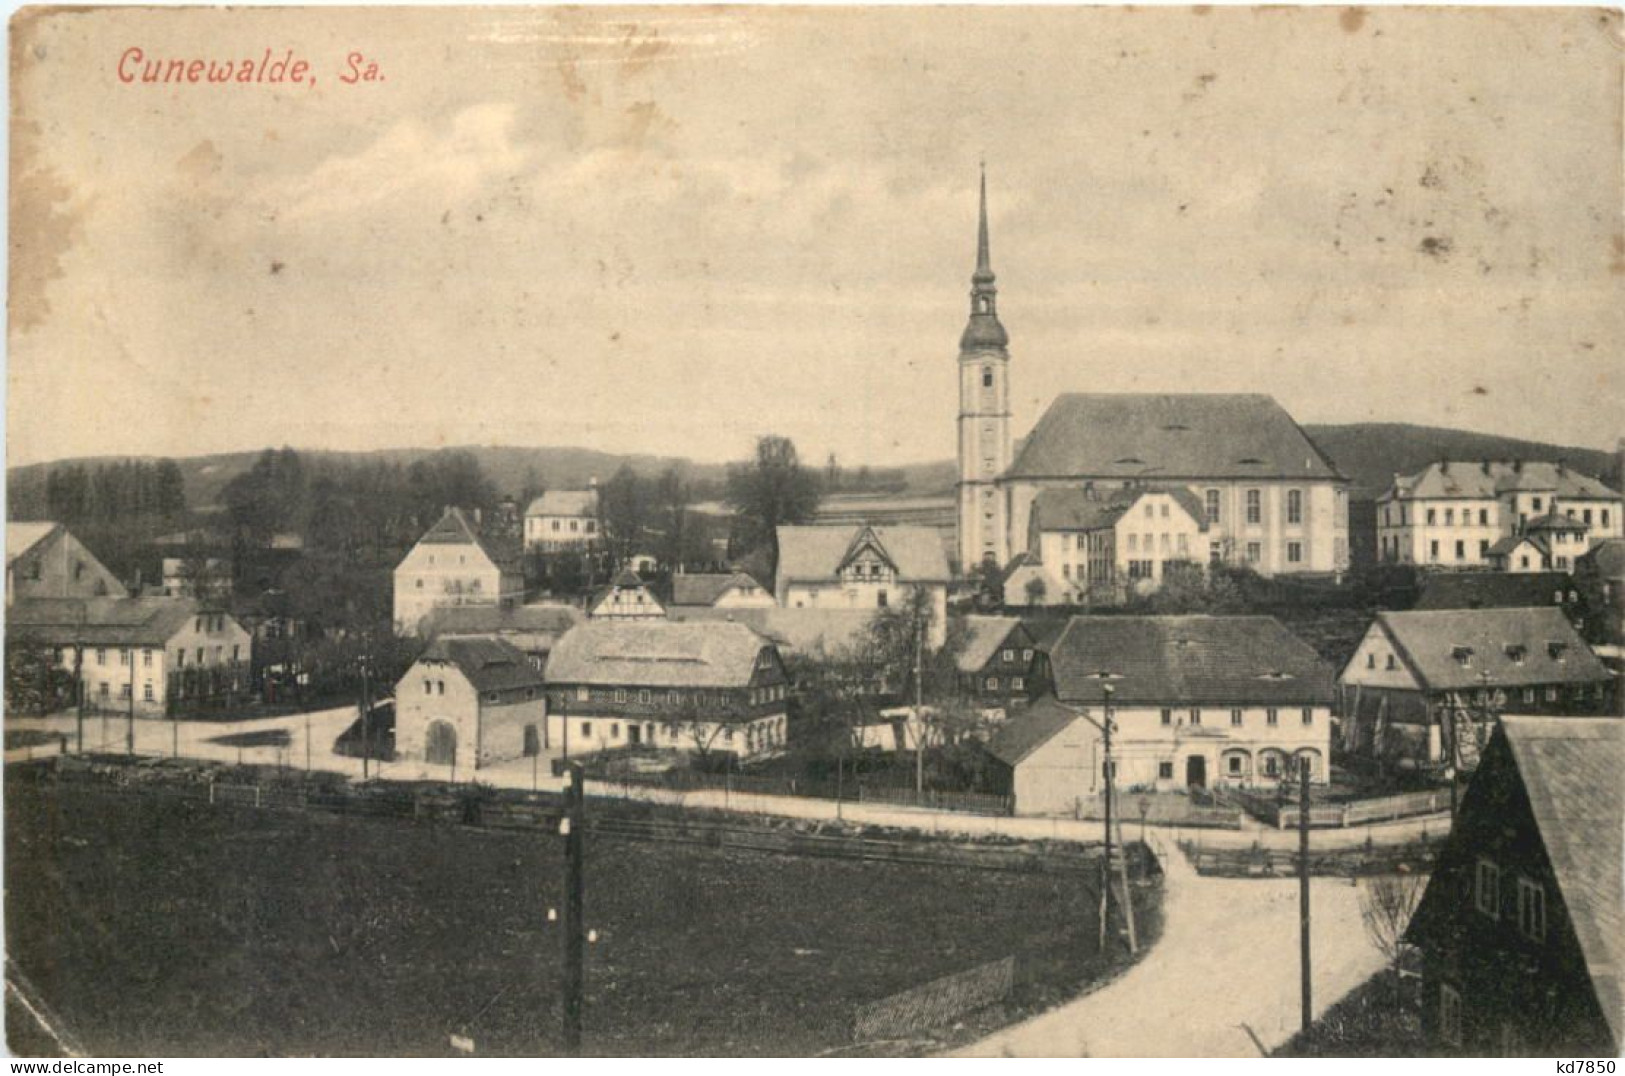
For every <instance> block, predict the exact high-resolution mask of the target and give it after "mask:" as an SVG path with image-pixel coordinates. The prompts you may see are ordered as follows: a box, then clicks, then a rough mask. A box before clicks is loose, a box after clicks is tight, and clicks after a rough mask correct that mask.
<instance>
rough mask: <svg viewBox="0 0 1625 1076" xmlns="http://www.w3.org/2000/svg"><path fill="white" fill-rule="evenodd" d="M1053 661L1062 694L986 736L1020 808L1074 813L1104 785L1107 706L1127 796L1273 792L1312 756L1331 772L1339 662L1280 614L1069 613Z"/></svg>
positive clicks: (1119, 782)
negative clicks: (1208, 790) (1326, 657)
mask: <svg viewBox="0 0 1625 1076" xmlns="http://www.w3.org/2000/svg"><path fill="white" fill-rule="evenodd" d="M1050 670H1051V675H1052V676H1053V677H1054V683H1055V695H1054V696H1053V697H1051V698H1048V699H1043V700H1039V701H1038V702H1035V703H1034V704H1033V705H1032V706H1030V707H1028V708H1027V709H1025V710H1023V711H1020V712H1018V713H1016V714H1015V715H1013V716H1012V717H1010V718H1009V719H1008V720H1007V721H1005V723H1004V724H1003V725H1002V726H1000V728H999V730H998V731H997V732H996V733H995V734H994V737H993V740H992V742H991V743H990V744H989V751H990V752H991V753H992V754H993V756H994V757H995V758H996V759H999V760H1000V761H1001V762H1003V763H1004V765H1005V766H1006V767H1007V769H1008V773H1009V779H1010V790H1011V794H1012V795H1014V797H1015V801H1016V811H1017V813H1019V814H1068V813H1072V812H1073V811H1074V809H1075V808H1076V806H1077V804H1078V801H1079V799H1080V797H1086V796H1095V795H1098V794H1100V793H1101V792H1102V791H1103V790H1104V787H1105V780H1104V777H1105V744H1104V740H1103V738H1102V736H1101V733H1100V722H1101V721H1102V720H1103V719H1104V718H1105V715H1106V711H1107V709H1108V705H1109V709H1110V711H1111V720H1112V721H1113V723H1114V725H1115V729H1116V731H1115V732H1114V733H1113V735H1112V757H1113V761H1114V763H1115V767H1116V787H1117V789H1118V790H1119V791H1120V792H1122V791H1131V790H1137V789H1155V790H1171V789H1178V788H1186V787H1198V788H1203V787H1213V786H1236V787H1247V788H1264V789H1270V788H1274V787H1276V786H1277V784H1278V783H1279V781H1280V780H1281V779H1282V778H1283V777H1285V776H1286V775H1287V774H1288V772H1289V769H1290V767H1291V766H1293V765H1300V764H1305V763H1306V764H1307V765H1308V766H1309V767H1310V773H1311V777H1312V779H1313V780H1314V781H1316V782H1319V783H1323V782H1325V781H1326V780H1327V778H1328V774H1329V771H1328V765H1329V762H1330V759H1331V708H1332V701H1333V695H1334V692H1333V684H1332V670H1331V668H1330V667H1329V666H1328V665H1327V664H1326V663H1325V662H1324V661H1322V660H1321V658H1320V657H1319V655H1317V654H1316V653H1315V652H1314V651H1313V650H1312V649H1311V648H1310V647H1309V646H1308V645H1307V644H1305V643H1303V642H1302V641H1301V640H1299V639H1297V638H1296V637H1295V636H1293V635H1292V634H1291V633H1290V632H1288V631H1287V630H1286V629H1285V628H1284V627H1282V625H1281V624H1280V623H1279V622H1278V621H1276V620H1274V619H1273V618H1271V617H1206V616H1175V617H1113V616H1101V617H1074V618H1073V619H1072V621H1071V622H1070V623H1069V624H1068V625H1067V627H1066V630H1065V631H1063V632H1062V633H1061V635H1060V637H1059V638H1057V639H1056V641H1055V643H1054V645H1053V646H1052V648H1051V651H1050ZM1108 689H1109V690H1108ZM1108 700H1109V704H1108Z"/></svg>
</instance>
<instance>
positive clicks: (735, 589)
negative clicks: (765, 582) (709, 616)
mask: <svg viewBox="0 0 1625 1076" xmlns="http://www.w3.org/2000/svg"><path fill="white" fill-rule="evenodd" d="M671 604H672V605H673V606H674V607H676V606H684V607H702V608H712V609H771V608H773V607H774V606H776V605H778V602H776V601H774V600H773V593H772V591H770V590H768V589H767V588H766V587H764V586H762V584H760V583H758V582H757V581H756V580H755V579H754V578H752V577H751V576H750V575H748V574H746V573H745V572H684V573H681V574H678V575H674V576H672V577H671Z"/></svg>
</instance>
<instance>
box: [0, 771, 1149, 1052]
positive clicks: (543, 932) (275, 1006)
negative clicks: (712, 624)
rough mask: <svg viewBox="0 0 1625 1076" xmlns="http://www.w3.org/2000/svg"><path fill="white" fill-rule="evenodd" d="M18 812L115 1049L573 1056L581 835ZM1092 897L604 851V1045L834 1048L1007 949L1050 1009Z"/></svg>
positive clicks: (54, 992) (94, 1037)
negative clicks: (563, 950)
mask: <svg viewBox="0 0 1625 1076" xmlns="http://www.w3.org/2000/svg"><path fill="white" fill-rule="evenodd" d="M12 776H15V775H12ZM5 794H6V803H5V807H6V811H5V824H6V852H7V855H6V864H5V881H6V893H7V916H6V941H7V946H8V950H9V952H10V954H11V956H12V957H13V959H14V960H15V961H16V962H17V964H18V966H19V967H20V968H21V969H22V971H23V972H24V974H25V975H26V976H27V977H28V978H29V980H31V982H32V983H33V985H34V987H35V988H36V989H37V990H38V991H39V993H40V994H41V995H42V996H43V997H44V998H45V999H46V1000H47V1001H48V1002H49V1004H50V1005H51V1006H53V1007H54V1009H55V1011H56V1013H57V1014H58V1016H59V1017H60V1018H61V1019H62V1021H63V1022H64V1023H65V1024H66V1025H67V1027H68V1028H69V1030H70V1031H71V1032H72V1033H73V1034H74V1035H76V1036H77V1038H78V1039H79V1040H80V1041H81V1042H83V1043H84V1044H85V1046H86V1047H87V1048H88V1049H90V1050H92V1051H94V1052H96V1053H100V1054H120V1055H126V1056H130V1055H173V1056H185V1055H195V1054H205V1053H208V1054H215V1053H224V1054H233V1055H259V1054H268V1055H285V1054H292V1055H311V1054H340V1055H344V1054H351V1055H353V1054H396V1055H434V1054H444V1053H448V1052H450V1051H449V1048H448V1036H449V1035H450V1034H451V1033H453V1032H460V1033H462V1034H466V1035H468V1036H470V1037H472V1038H473V1039H474V1040H475V1041H476V1043H477V1048H478V1052H480V1053H482V1054H515V1055H526V1054H552V1053H556V1052H558V1038H557V1030H558V1016H557V1013H558V1000H559V994H558V984H557V980H558V945H559V939H558V937H557V934H556V931H554V932H550V930H549V927H548V925H547V922H546V913H547V909H548V908H549V907H553V906H559V905H560V903H561V900H560V898H561V876H560V870H559V865H560V851H561V849H560V844H561V843H562V842H560V841H559V840H558V839H557V838H554V837H551V836H549V837H547V838H538V837H536V836H535V835H533V834H526V833H514V832H488V831H483V830H477V829H471V828H467V827H462V826H451V825H443V824H428V823H413V822H405V821H392V820H381V819H362V818H352V817H345V816H334V815H326V814H322V813H318V812H308V813H307V812H271V811H255V810H253V809H252V808H246V807H243V808H237V807H220V806H210V805H208V804H207V803H202V802H197V801H183V800H176V799H173V798H166V797H162V796H155V795H150V794H149V795H137V794H132V793H119V792H115V791H112V790H109V789H105V788H100V787H95V786H84V785H57V784H51V783H43V784H37V785H36V784H34V783H33V782H30V781H27V780H16V779H8V780H7V781H6V790H5ZM1092 882H1093V880H1092V879H1091V878H1087V877H1084V876H1079V875H1076V874H1024V873H1009V872H1000V871H988V870H978V869H972V868H960V867H941V866H913V865H897V864H879V863H872V862H871V863H864V862H850V861H846V860H829V859H810V858H802V857H796V856H781V855H769V854H762V853H749V852H737V851H726V850H720V849H711V848H701V847H696V846H692V845H668V844H659V843H649V842H630V841H621V840H616V839H608V838H594V839H593V841H591V842H589V851H588V869H587V879H586V888H587V925H588V926H589V927H592V928H594V929H596V930H597V931H598V932H599V942H598V943H597V944H596V945H594V946H591V947H590V948H589V951H588V966H587V981H588V994H587V1004H586V1013H585V1035H584V1048H585V1051H586V1052H588V1053H593V1054H605V1055H635V1054H644V1055H649V1054H724V1055H729V1054H732V1055H740V1054H746V1055H762V1054H808V1053H817V1052H820V1051H824V1050H830V1049H835V1048H839V1047H842V1046H843V1045H846V1044H847V1043H848V1040H849V1038H850V1034H849V1030H848V1029H849V1027H850V1023H851V1017H852V1013H853V1010H854V1007H855V1006H856V1005H858V1004H861V1003H863V1002H865V1001H872V1000H876V999H878V998H881V997H884V996H886V995H889V994H892V993H895V992H897V991H900V990H904V989H907V988H909V987H912V986H915V985H917V984H919V983H921V982H924V981H926V980H929V979H932V978H935V977H937V976H940V975H944V974H947V973H950V972H954V971H959V970H962V969H965V968H968V967H971V966H974V965H977V964H980V963H983V962H985V961H988V960H992V959H996V958H999V957H1003V956H1006V955H1010V954H1015V955H1016V957H1017V966H1018V973H1017V979H1018V986H1017V994H1016V997H1015V999H1014V1001H1013V1004H1012V1006H1011V1012H1012V1013H1014V1012H1019V1011H1025V1010H1030V1009H1031V1008H1032V1007H1034V1006H1036V1005H1039V1004H1043V1003H1047V1002H1051V1001H1054V1000H1059V998H1060V997H1062V996H1065V995H1066V994H1069V993H1072V992H1075V991H1076V990H1078V989H1081V987H1082V986H1083V985H1084V984H1085V983H1086V982H1088V981H1089V980H1090V979H1091V978H1093V977H1095V976H1097V975H1099V974H1100V973H1101V971H1102V961H1100V960H1099V959H1098V957H1097V955H1096V954H1095V952H1094V949H1095V945H1096V927H1095V919H1094V917H1095V900H1096V898H1095V894H1094V890H1093V885H1092ZM1150 894H1151V891H1148V895H1150ZM1153 899H1154V898H1153ZM984 1019H986V1018H985V1017H984ZM981 1022H982V1021H978V1024H980V1023H981ZM12 1043H13V1046H14V1047H16V1048H19V1049H21V1048H27V1046H28V1045H29V1043H28V1040H25V1039H21V1038H18V1037H15V1033H14V1037H13V1039H12Z"/></svg>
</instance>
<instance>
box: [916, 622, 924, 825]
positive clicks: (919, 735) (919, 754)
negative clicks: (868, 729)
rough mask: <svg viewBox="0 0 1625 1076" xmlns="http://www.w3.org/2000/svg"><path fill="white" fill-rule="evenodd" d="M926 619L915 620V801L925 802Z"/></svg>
mask: <svg viewBox="0 0 1625 1076" xmlns="http://www.w3.org/2000/svg"><path fill="white" fill-rule="evenodd" d="M924 651H925V621H924V620H923V619H921V618H920V617H918V616H916V617H915V620H914V802H915V804H916V805H920V804H923V803H924V802H925V718H924V717H923V716H922V715H921V713H920V699H921V694H922V693H921V685H920V667H921V665H922V664H923V663H924Z"/></svg>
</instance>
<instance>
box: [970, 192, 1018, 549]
mask: <svg viewBox="0 0 1625 1076" xmlns="http://www.w3.org/2000/svg"><path fill="white" fill-rule="evenodd" d="M998 294H999V289H998V288H996V287H994V286H993V263H992V261H991V259H990V258H989V256H988V247H987V170H986V169H985V168H984V169H983V171H982V201H981V212H980V218H979V223H978V229H977V235H976V272H975V273H974V274H972V276H971V291H970V321H969V323H968V324H966V326H965V332H964V335H962V336H961V337H960V338H959V489H958V493H959V568H960V571H962V572H966V573H969V572H971V571H972V570H974V569H975V568H976V567H977V565H979V564H981V563H982V562H983V561H984V560H987V559H989V558H991V559H992V560H993V561H994V562H995V563H997V564H998V566H999V567H1001V568H1002V567H1004V565H1005V564H1006V563H1007V562H1008V561H1009V559H1010V549H1009V533H1010V532H1009V526H1008V520H1006V518H1005V514H1006V501H1005V491H1004V490H1003V489H1001V488H999V487H998V486H997V485H995V480H996V479H997V478H999V476H1001V475H1003V474H1004V472H1005V469H1006V468H1008V467H1009V466H1010V352H1009V350H1008V346H1007V345H1008V344H1009V341H1010V338H1009V337H1008V336H1007V335H1006V334H1005V331H1004V326H1003V325H1001V324H999V312H998Z"/></svg>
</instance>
